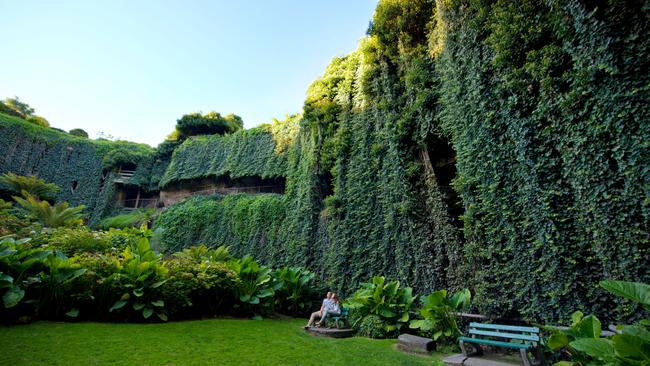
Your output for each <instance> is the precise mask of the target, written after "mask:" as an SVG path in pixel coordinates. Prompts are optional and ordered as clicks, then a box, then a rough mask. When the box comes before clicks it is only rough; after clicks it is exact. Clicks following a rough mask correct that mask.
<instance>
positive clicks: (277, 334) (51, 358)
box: [0, 319, 440, 366]
mask: <svg viewBox="0 0 650 366" xmlns="http://www.w3.org/2000/svg"><path fill="white" fill-rule="evenodd" d="M304 323H305V321H304V320H302V319H291V320H262V321H256V320H237V319H215V320H201V321H187V322H170V323H164V324H110V323H50V322H39V323H34V324H30V325H20V326H11V327H0V350H2V351H1V352H0V365H11V366H17V365H326V364H327V365H364V366H366V365H432V364H435V363H437V361H439V360H440V355H439V354H434V355H433V356H430V357H426V356H415V355H406V354H403V353H401V352H399V351H397V350H395V346H394V345H395V342H396V341H395V340H373V339H367V338H356V337H355V338H347V339H330V338H321V337H314V336H310V335H308V334H307V333H305V331H304V330H303V329H302V328H301V326H302V325H303V324H304Z"/></svg>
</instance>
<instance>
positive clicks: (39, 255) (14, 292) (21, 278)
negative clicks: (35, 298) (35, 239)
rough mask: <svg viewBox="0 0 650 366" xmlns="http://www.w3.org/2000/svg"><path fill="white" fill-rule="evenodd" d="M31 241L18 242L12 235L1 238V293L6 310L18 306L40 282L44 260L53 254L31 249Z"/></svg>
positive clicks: (21, 240) (24, 239)
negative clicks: (31, 287)
mask: <svg viewBox="0 0 650 366" xmlns="http://www.w3.org/2000/svg"><path fill="white" fill-rule="evenodd" d="M30 240H31V238H23V239H19V240H16V239H14V238H13V236H11V235H9V236H4V237H0V293H2V301H3V304H4V307H5V308H11V307H14V306H16V305H18V304H19V303H20V302H21V301H22V300H23V298H24V297H25V291H26V290H27V288H28V287H29V286H31V285H32V284H34V283H37V282H39V281H40V279H39V277H38V274H39V273H40V271H41V268H42V264H43V260H44V259H45V258H46V257H47V256H48V255H50V254H51V253H52V251H49V250H42V249H32V248H30V247H29V246H28V245H27V243H29V241H30Z"/></svg>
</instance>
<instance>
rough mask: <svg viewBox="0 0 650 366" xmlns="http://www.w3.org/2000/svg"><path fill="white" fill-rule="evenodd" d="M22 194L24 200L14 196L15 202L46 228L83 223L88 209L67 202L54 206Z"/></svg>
mask: <svg viewBox="0 0 650 366" xmlns="http://www.w3.org/2000/svg"><path fill="white" fill-rule="evenodd" d="M22 193H23V197H24V198H23V197H18V196H14V200H15V201H16V202H17V203H18V204H19V205H20V206H22V207H23V208H24V209H25V211H27V212H28V213H30V214H31V215H32V216H34V218H36V219H37V220H38V221H40V222H41V223H42V224H43V225H45V226H49V227H59V226H66V225H68V226H73V225H79V224H81V223H82V222H83V220H82V218H83V214H82V211H83V210H84V208H86V206H84V205H80V206H77V207H70V204H68V203H67V202H61V203H57V204H55V205H54V206H52V205H51V204H50V203H49V202H47V201H41V200H39V199H38V198H37V197H36V196H34V195H32V194H30V193H29V192H27V191H23V192H22Z"/></svg>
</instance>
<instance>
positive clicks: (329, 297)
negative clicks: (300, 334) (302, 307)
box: [305, 292, 335, 329]
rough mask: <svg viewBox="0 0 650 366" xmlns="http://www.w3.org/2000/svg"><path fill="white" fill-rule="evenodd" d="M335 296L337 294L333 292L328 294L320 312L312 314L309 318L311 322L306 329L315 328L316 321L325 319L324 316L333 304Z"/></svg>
mask: <svg viewBox="0 0 650 366" xmlns="http://www.w3.org/2000/svg"><path fill="white" fill-rule="evenodd" d="M334 295H335V294H334V293H333V292H328V293H327V295H326V297H325V299H323V304H322V305H321V307H320V310H318V311H314V312H313V313H311V316H310V317H309V322H308V323H307V325H306V326H305V329H307V328H309V327H313V326H314V323H315V322H316V320H319V319H323V316H324V314H325V313H326V311H327V309H328V308H329V307H330V304H331V303H332V296H334Z"/></svg>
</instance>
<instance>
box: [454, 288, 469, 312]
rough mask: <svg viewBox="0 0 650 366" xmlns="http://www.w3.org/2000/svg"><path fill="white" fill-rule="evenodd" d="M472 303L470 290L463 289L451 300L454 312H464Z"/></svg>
mask: <svg viewBox="0 0 650 366" xmlns="http://www.w3.org/2000/svg"><path fill="white" fill-rule="evenodd" d="M471 301H472V294H471V293H470V292H469V289H463V290H461V291H458V292H456V293H455V294H454V296H452V298H451V307H452V308H453V309H454V310H457V311H458V310H463V309H466V308H467V307H469V304H470V302H471Z"/></svg>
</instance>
